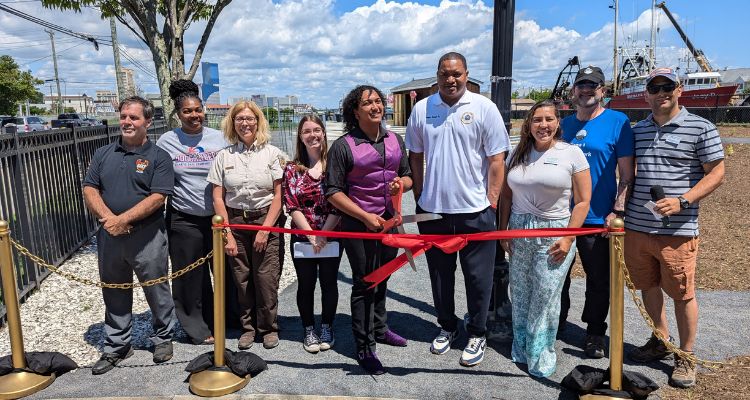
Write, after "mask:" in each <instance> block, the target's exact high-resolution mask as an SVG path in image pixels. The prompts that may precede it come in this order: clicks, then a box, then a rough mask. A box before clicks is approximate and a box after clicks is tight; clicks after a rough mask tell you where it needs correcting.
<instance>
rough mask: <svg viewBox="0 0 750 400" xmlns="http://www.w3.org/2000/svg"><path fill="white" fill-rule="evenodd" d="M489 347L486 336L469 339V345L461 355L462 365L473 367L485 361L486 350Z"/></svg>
mask: <svg viewBox="0 0 750 400" xmlns="http://www.w3.org/2000/svg"><path fill="white" fill-rule="evenodd" d="M485 347H487V339H485V338H484V336H474V335H472V336H471V337H470V338H469V343H468V344H467V345H466V348H464V352H463V354H461V361H460V364H461V365H463V366H464V367H473V366H475V365H477V364H479V363H480V362H482V359H484V348H485Z"/></svg>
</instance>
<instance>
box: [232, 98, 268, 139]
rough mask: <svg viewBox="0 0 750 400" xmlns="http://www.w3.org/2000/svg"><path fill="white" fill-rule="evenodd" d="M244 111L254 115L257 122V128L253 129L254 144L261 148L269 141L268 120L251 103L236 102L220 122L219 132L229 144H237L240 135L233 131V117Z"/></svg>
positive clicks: (245, 101)
mask: <svg viewBox="0 0 750 400" xmlns="http://www.w3.org/2000/svg"><path fill="white" fill-rule="evenodd" d="M246 109H247V110H250V111H251V112H252V113H253V114H255V119H256V120H258V124H257V128H256V129H255V143H257V145H258V146H263V145H264V144H266V143H268V141H269V140H271V132H270V130H269V127H268V120H266V117H265V115H263V111H261V109H260V107H258V105H257V104H255V103H254V102H252V101H247V100H243V101H240V102H237V103H235V104H234V105H233V106H232V107H231V108H230V109H229V111H228V112H227V115H226V116H225V117H224V119H223V120H221V130H222V131H223V132H224V138H226V139H227V141H228V142H229V143H231V144H237V142H238V141H239V140H240V135H239V134H238V133H237V130H236V129H234V117H236V116H237V114H239V113H241V112H242V111H244V110H246Z"/></svg>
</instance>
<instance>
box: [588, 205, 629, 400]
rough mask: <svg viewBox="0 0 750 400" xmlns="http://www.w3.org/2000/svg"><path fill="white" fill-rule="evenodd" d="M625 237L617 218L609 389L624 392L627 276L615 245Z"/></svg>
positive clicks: (595, 399) (594, 398)
mask: <svg viewBox="0 0 750 400" xmlns="http://www.w3.org/2000/svg"><path fill="white" fill-rule="evenodd" d="M624 236H625V221H623V220H622V219H621V218H615V219H614V220H613V221H612V223H611V225H610V229H609V371H610V378H609V388H610V389H612V390H618V391H620V392H621V393H622V394H623V395H625V393H624V392H623V391H622V356H623V354H622V353H623V320H624V313H625V299H624V297H623V286H624V284H625V275H624V273H623V271H622V269H621V268H622V267H623V266H621V265H620V264H619V262H618V260H619V257H618V255H617V250H616V246H615V243H618V242H619V244H620V246H617V247H619V248H623V247H622V239H623V237H624ZM580 398H581V399H585V400H599V399H623V398H630V397H622V396H618V397H612V396H606V395H598V394H587V395H583V396H581V397H580Z"/></svg>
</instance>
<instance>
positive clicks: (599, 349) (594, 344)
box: [583, 334, 607, 358]
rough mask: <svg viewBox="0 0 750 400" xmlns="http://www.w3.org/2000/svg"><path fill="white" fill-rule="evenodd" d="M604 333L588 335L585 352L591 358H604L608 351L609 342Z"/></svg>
mask: <svg viewBox="0 0 750 400" xmlns="http://www.w3.org/2000/svg"><path fill="white" fill-rule="evenodd" d="M606 342H607V341H606V338H605V337H604V335H591V334H589V335H586V346H585V348H584V349H583V352H584V353H586V357H589V358H604V357H605V356H606V351H607V343H606Z"/></svg>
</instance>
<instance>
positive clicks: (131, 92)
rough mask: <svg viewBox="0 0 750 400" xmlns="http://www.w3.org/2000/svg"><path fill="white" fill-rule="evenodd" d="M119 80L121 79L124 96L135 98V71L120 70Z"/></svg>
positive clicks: (128, 69)
mask: <svg viewBox="0 0 750 400" xmlns="http://www.w3.org/2000/svg"><path fill="white" fill-rule="evenodd" d="M120 78H121V79H122V85H123V86H124V87H123V91H124V92H125V96H128V97H129V96H135V95H136V93H137V89H136V87H135V71H133V70H132V69H130V68H120Z"/></svg>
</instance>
